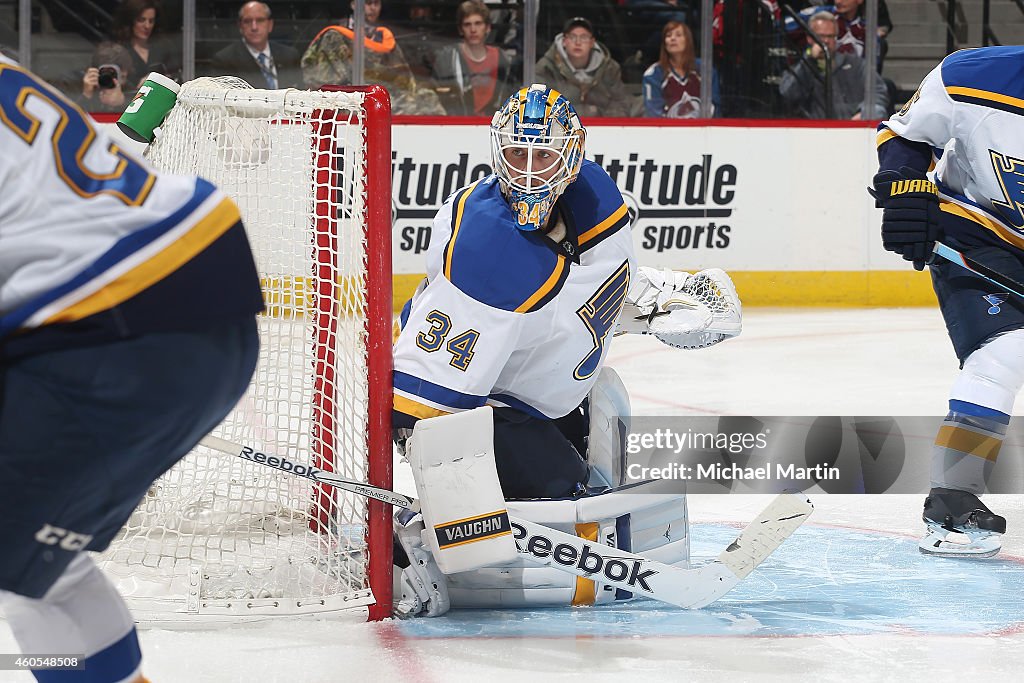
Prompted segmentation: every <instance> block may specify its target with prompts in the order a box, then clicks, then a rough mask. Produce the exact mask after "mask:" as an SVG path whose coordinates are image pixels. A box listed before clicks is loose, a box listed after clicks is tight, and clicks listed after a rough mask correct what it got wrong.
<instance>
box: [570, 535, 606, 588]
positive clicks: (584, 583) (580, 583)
mask: <svg viewBox="0 0 1024 683" xmlns="http://www.w3.org/2000/svg"><path fill="white" fill-rule="evenodd" d="M600 528H601V527H600V525H598V523H597V522H583V523H581V524H577V525H576V535H577V536H579V537H580V538H582V539H583V540H585V541H591V542H594V543H596V542H597V532H598V531H599V530H600ZM596 600H597V584H595V583H594V582H593V581H592V580H591V579H584V578H583V577H582V576H577V577H576V590H575V591H573V594H572V604H573V607H579V606H581V605H593V604H594V602H595V601H596Z"/></svg>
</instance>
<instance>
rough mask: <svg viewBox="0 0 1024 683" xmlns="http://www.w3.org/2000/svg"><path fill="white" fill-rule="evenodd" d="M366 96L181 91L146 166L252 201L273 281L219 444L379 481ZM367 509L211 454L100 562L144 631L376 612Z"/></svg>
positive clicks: (189, 468) (196, 84)
mask: <svg viewBox="0 0 1024 683" xmlns="http://www.w3.org/2000/svg"><path fill="white" fill-rule="evenodd" d="M362 105H363V95H362V94H359V93H342V92H298V91H264V90H253V89H251V88H248V87H247V86H246V85H245V84H244V82H239V81H237V80H236V79H205V78H204V79H197V80H195V81H192V82H189V83H187V84H185V85H184V86H182V89H181V92H180V93H179V95H178V100H177V104H176V106H175V108H174V109H173V111H172V112H171V113H170V115H169V116H168V118H167V120H166V121H165V123H164V125H163V127H162V130H161V131H160V135H159V136H158V138H157V140H156V141H155V142H154V143H153V144H152V145H151V146H150V147H149V150H148V151H147V157H148V158H149V160H150V161H151V162H152V163H153V164H154V165H155V166H156V167H158V168H160V169H162V170H167V171H171V172H178V173H198V174H199V175H200V176H202V177H204V178H206V179H208V180H210V181H212V182H213V183H214V184H215V185H217V186H218V187H220V188H221V189H222V190H223V191H224V192H225V193H226V194H228V195H229V196H231V197H232V198H233V199H234V200H235V201H236V202H237V203H238V205H239V208H240V210H241V213H242V218H243V220H244V222H245V226H246V230H247V233H248V235H249V240H250V242H251V244H252V248H253V252H254V253H255V256H256V262H257V266H258V268H259V271H260V273H261V279H262V283H263V290H264V297H265V299H266V302H267V309H268V310H267V312H266V314H265V315H263V316H261V317H260V320H259V324H260V332H261V350H260V360H259V365H258V367H257V370H256V375H255V377H254V378H253V382H252V384H251V385H250V387H249V390H248V392H247V394H246V395H245V397H244V398H243V399H242V401H241V402H240V403H239V405H238V406H237V407H236V409H235V410H234V412H233V413H232V414H231V415H229V416H228V418H227V419H226V420H225V421H224V423H223V424H221V425H220V427H218V429H217V430H216V431H215V432H214V434H215V435H216V436H219V437H221V438H224V439H227V440H229V441H233V442H235V443H241V444H251V445H254V446H256V447H258V448H259V449H260V450H262V451H264V452H266V453H271V454H275V455H281V456H285V457H287V458H288V459H289V460H291V461H292V462H295V463H306V464H311V465H315V466H318V467H321V468H322V469H328V470H331V469H333V470H334V471H337V472H339V473H340V474H342V475H343V476H345V477H348V478H350V479H356V480H359V481H366V479H367V458H368V454H367V435H368V430H369V427H368V422H369V420H368V416H367V410H368V409H367V352H366V349H367V339H366V335H367V333H366V326H365V320H366V316H367V313H366V310H367V309H366V298H365V295H364V292H365V291H366V288H367V272H366V271H367V268H366V236H365V231H364V225H365V216H364V214H365V199H366V197H365V188H364V180H363V179H364V171H365V169H364V164H365V158H364V136H365V129H364V123H365V121H364V116H365V112H364V111H363V106H362ZM366 517H367V515H366V503H365V501H364V500H363V499H360V498H358V497H356V496H349V495H345V496H338V495H337V494H336V493H332V494H328V493H327V491H325V490H324V489H322V488H320V487H318V485H316V484H314V483H312V482H309V481H307V480H304V479H300V478H297V477H294V476H290V475H287V474H282V473H278V472H275V471H274V470H271V469H269V468H266V467H264V466H262V465H259V464H256V463H251V462H248V461H244V460H242V459H240V458H237V457H232V456H230V455H221V454H217V453H215V452H214V451H211V450H209V449H205V448H203V447H199V448H197V449H196V450H195V451H194V452H192V453H191V454H189V456H188V457H186V458H185V459H184V460H183V461H182V462H181V463H179V464H178V465H177V466H176V467H175V468H173V469H172V470H171V471H170V472H168V473H167V474H166V475H165V476H164V477H163V478H161V479H160V480H159V481H157V482H156V483H155V484H154V485H153V487H152V488H151V490H150V492H149V495H147V496H146V498H145V500H144V501H143V502H142V505H141V506H140V507H139V508H138V510H137V511H136V512H135V514H134V515H133V516H132V518H131V520H130V521H129V523H128V525H127V526H126V527H125V528H124V529H123V530H122V533H121V534H120V535H119V537H118V539H117V540H116V541H115V542H114V543H113V544H112V545H111V548H110V549H109V550H108V551H107V552H106V553H105V554H104V555H103V556H102V558H101V560H102V566H103V567H104V569H105V570H106V571H107V572H108V574H110V575H111V576H112V577H113V578H114V579H115V580H117V582H118V585H119V588H120V589H121V590H122V592H123V593H126V594H127V596H128V598H129V601H130V603H131V605H132V607H133V609H134V610H135V612H136V615H137V616H141V617H142V618H143V619H144V620H148V621H164V620H171V621H174V620H177V619H178V618H179V617H180V616H182V615H195V614H199V615H250V616H259V615H262V614H267V613H285V614H290V613H306V612H323V611H329V610H334V609H340V608H347V607H353V606H359V605H363V604H367V603H369V602H372V598H371V596H370V592H369V590H368V588H367V555H368V553H367V549H366V543H365V524H366Z"/></svg>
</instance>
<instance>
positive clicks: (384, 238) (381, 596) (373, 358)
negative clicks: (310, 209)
mask: <svg viewBox="0 0 1024 683" xmlns="http://www.w3.org/2000/svg"><path fill="white" fill-rule="evenodd" d="M321 89H322V90H328V91H342V92H361V93H363V94H364V97H365V99H364V102H363V106H364V109H365V111H366V117H365V121H366V126H365V130H364V141H365V144H366V149H365V153H364V154H365V156H364V158H365V160H366V178H365V183H366V196H367V197H368V198H372V200H370V201H367V202H366V204H365V205H366V225H365V227H364V229H365V232H366V269H367V271H366V272H367V278H366V303H367V311H366V327H367V329H366V332H367V337H366V339H367V349H366V354H367V391H368V396H367V401H368V424H367V429H368V432H369V433H368V443H367V454H368V459H369V462H368V463H367V472H368V479H369V483H370V484H372V485H374V486H379V487H381V488H386V489H390V488H392V485H393V467H392V459H393V447H392V441H391V408H392V403H393V400H392V396H393V389H392V383H393V378H392V370H393V352H392V328H393V320H394V304H393V302H392V286H391V285H392V273H391V230H392V216H391V203H392V201H391V100H390V97H389V95H388V92H387V90H386V89H385V88H384V87H383V86H380V85H365V86H324V87H323V88H321ZM391 515H392V509H391V506H390V505H387V504H385V503H383V502H381V501H379V500H371V501H369V504H368V506H367V520H366V522H367V539H366V540H367V545H368V547H369V548H370V559H369V565H368V567H367V574H368V577H369V587H370V590H371V591H372V592H373V597H374V604H372V605H370V606H369V608H368V611H369V620H370V621H379V620H381V619H385V618H387V617H390V616H391V604H392V600H393V596H392V580H393V579H392V573H393V566H392V561H393V558H392V521H391Z"/></svg>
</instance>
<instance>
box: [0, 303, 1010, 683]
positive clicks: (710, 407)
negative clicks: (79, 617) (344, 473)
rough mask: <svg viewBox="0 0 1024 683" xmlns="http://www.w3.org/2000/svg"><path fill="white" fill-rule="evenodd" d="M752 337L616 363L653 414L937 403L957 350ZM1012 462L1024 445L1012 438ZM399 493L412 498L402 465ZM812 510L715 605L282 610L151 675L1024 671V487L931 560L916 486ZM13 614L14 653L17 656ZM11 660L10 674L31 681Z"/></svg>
mask: <svg viewBox="0 0 1024 683" xmlns="http://www.w3.org/2000/svg"><path fill="white" fill-rule="evenodd" d="M744 328H745V329H744V332H743V335H742V336H741V337H739V338H738V339H735V340H732V341H730V342H727V343H725V344H721V345H719V346H717V347H714V348H711V349H707V350H704V351H677V350H673V349H670V348H668V347H666V346H663V345H661V344H659V343H658V342H657V341H655V340H653V339H650V338H635V337H632V338H619V339H616V340H615V341H614V343H613V347H612V351H611V353H610V363H611V364H612V365H613V366H614V367H616V368H617V369H618V370H619V372H620V374H621V375H622V377H623V380H624V381H625V383H626V385H627V387H628V388H629V389H630V392H631V395H632V402H633V409H634V413H636V414H643V415H700V414H736V415H885V414H888V415H942V414H943V413H944V412H945V409H946V394H947V391H948V388H949V385H950V384H951V382H952V380H953V378H954V376H955V373H956V371H957V362H956V359H955V358H954V356H953V353H952V350H951V348H950V344H949V341H948V339H947V338H946V335H945V332H944V329H943V326H942V322H941V319H940V317H939V314H938V312H937V311H935V310H933V309H907V310H894V309H887V310H877V309H876V310H859V309H858V310H840V311H825V310H763V309H762V310H758V309H754V310H750V311H748V312H747V313H746V317H745V320H744ZM1002 457H1003V458H1006V457H1015V458H1019V457H1020V453H1019V449H1018V448H1004V451H1003V454H1002ZM399 475H400V479H399V482H398V488H399V489H402V490H404V491H405V492H410V493H411V485H410V482H409V480H408V478H407V477H404V476H402V473H401V471H400V472H399ZM811 497H812V500H813V501H814V503H815V506H816V510H815V513H814V515H813V516H812V518H811V521H810V522H808V523H807V524H806V525H805V526H804V527H802V528H801V529H800V530H799V531H798V532H797V533H796V534H795V535H794V537H793V538H791V539H790V540H789V541H787V543H785V544H784V545H783V546H782V547H781V548H780V549H779V551H777V553H776V554H775V555H773V556H772V557H770V558H769V559H768V560H767V561H766V562H765V564H764V565H762V567H761V568H759V569H758V570H757V571H755V572H754V573H753V574H752V575H751V576H750V577H749V578H748V579H747V580H745V581H744V582H742V583H741V584H740V585H739V586H738V587H737V588H736V589H735V590H734V591H733V592H732V593H730V594H728V595H727V596H726V597H725V598H723V599H722V600H721V601H719V602H718V603H716V604H714V605H712V606H710V607H708V608H706V609H704V610H699V611H694V612H684V611H679V610H675V609H671V608H668V607H664V606H661V605H658V604H656V603H653V602H640V601H637V602H632V603H626V604H623V605H617V606H608V607H603V608H583V609H570V608H566V609H551V610H534V611H511V610H504V611H503V610H487V611H468V610H465V611H457V612H453V613H451V614H450V615H448V616H446V617H443V618H440V619H433V620H416V621H408V622H395V621H391V622H385V623H380V624H365V623H352V622H346V621H313V622H310V621H286V622H277V623H267V624H256V625H249V626H239V627H234V628H222V629H218V630H215V631H187V632H171V631H153V630H150V631H143V632H142V633H141V641H142V646H143V651H144V654H145V663H146V664H145V671H146V674H147V676H148V677H149V678H150V679H151V680H152V681H153V683H177V682H179V681H180V682H195V683H200V682H207V681H209V682H213V681H216V682H218V683H227V682H230V681H239V682H243V681H244V682H245V683H251V682H267V683H269V682H276V681H280V682H292V681H295V682H309V683H320V682H323V683H327V682H331V681H371V680H373V681H381V680H385V679H386V680H389V681H402V682H403V683H404V682H406V681H409V682H433V681H438V682H441V681H445V682H447V681H486V682H487V683H500V682H503V681H530V682H531V683H532V682H533V681H546V680H559V681H562V680H567V679H575V680H587V681H617V682H621V681H626V680H643V681H698V680H699V681H720V680H721V681H787V682H790V681H804V680H814V681H850V680H855V681H892V680H898V681H929V682H933V681H947V680H948V681H958V682H959V681H962V680H964V679H965V678H970V679H982V680H991V679H993V678H996V677H998V678H1008V677H1009V676H1010V672H1012V671H1019V670H1021V668H1022V667H1024V597H1022V596H1024V496H1022V495H1012V496H1011V495H999V496H995V495H994V496H988V497H986V502H987V503H988V504H989V507H991V508H992V509H993V510H994V511H996V512H998V513H999V514H1002V515H1004V516H1006V517H1007V520H1008V529H1009V531H1008V534H1007V536H1006V539H1005V544H1004V549H1003V552H1002V553H1001V554H1000V555H999V556H997V557H996V558H993V559H991V560H950V559H939V558H926V557H922V556H921V555H920V554H919V553H918V551H917V536H918V534H919V532H920V531H921V530H922V525H921V522H920V512H921V504H922V497H921V496H917V495H876V496H856V495H843V496H840V495H818V496H814V495H812V496H811ZM769 499H770V497H769V496H763V495H743V496H739V495H698V496H691V500H690V514H691V517H692V519H693V529H692V536H693V551H694V554H695V555H696V556H698V557H711V556H714V555H715V554H717V552H718V550H720V549H721V548H722V547H723V545H724V544H725V543H727V542H728V541H729V540H731V538H732V537H733V536H734V535H735V534H736V533H737V532H738V530H739V528H740V526H742V524H744V523H745V522H746V521H747V520H749V518H751V517H752V516H753V515H755V514H756V513H757V512H759V511H760V510H761V508H763V507H764V505H765V504H766V502H767V501H768V500H769ZM15 650H16V648H15V645H14V642H13V638H12V636H11V634H10V631H9V629H8V628H7V626H6V624H5V623H4V622H0V652H13V651H15ZM31 680H32V679H31V677H30V676H28V675H27V674H15V673H12V672H0V681H2V682H4V683H6V682H7V681H11V682H12V683H14V682H16V681H31Z"/></svg>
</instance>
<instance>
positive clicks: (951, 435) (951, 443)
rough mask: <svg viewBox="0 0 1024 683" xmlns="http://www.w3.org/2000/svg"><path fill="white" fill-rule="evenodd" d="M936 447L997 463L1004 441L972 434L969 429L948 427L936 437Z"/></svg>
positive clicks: (940, 429) (943, 428) (941, 430)
mask: <svg viewBox="0 0 1024 683" xmlns="http://www.w3.org/2000/svg"><path fill="white" fill-rule="evenodd" d="M935 445H936V446H939V447H940V448H950V449H952V450H954V451H959V452H960V453H967V454H968V455H975V456H977V457H979V458H984V459H985V460H989V461H991V462H995V461H996V458H998V457H999V448H1000V447H1001V446H1002V445H1003V441H1002V439H996V438H995V437H991V436H987V435H985V434H979V433H978V432H972V431H971V430H969V429H963V428H961V427H951V426H949V425H946V426H944V427H940V428H939V434H938V436H936V437H935Z"/></svg>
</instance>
